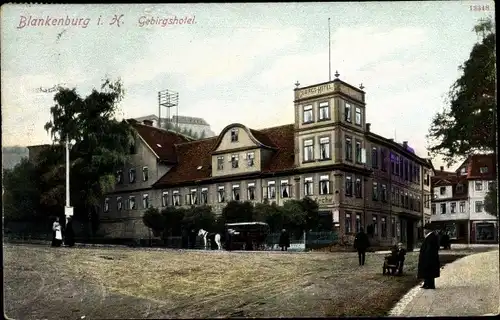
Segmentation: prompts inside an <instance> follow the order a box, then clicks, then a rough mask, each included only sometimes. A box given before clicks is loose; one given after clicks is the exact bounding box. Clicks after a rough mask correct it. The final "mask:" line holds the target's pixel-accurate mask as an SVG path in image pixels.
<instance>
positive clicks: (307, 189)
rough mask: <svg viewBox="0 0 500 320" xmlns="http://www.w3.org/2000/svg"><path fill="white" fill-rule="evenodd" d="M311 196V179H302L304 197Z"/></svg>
mask: <svg viewBox="0 0 500 320" xmlns="http://www.w3.org/2000/svg"><path fill="white" fill-rule="evenodd" d="M312 195H313V178H312V177H309V178H305V179H304V196H312Z"/></svg>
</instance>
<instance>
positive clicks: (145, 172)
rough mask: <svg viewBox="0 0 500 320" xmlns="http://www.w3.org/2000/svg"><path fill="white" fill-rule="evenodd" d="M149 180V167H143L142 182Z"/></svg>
mask: <svg viewBox="0 0 500 320" xmlns="http://www.w3.org/2000/svg"><path fill="white" fill-rule="evenodd" d="M148 179H149V171H148V167H143V168H142V181H148Z"/></svg>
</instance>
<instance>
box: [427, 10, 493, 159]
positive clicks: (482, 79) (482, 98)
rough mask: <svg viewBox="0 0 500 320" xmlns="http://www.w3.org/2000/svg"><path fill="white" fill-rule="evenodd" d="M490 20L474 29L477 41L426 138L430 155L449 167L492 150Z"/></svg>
mask: <svg viewBox="0 0 500 320" xmlns="http://www.w3.org/2000/svg"><path fill="white" fill-rule="evenodd" d="M494 30H495V29H494V24H493V22H492V21H491V18H488V19H485V20H480V21H479V23H478V24H477V25H476V26H475V27H474V30H473V31H475V32H476V34H478V36H479V37H480V39H481V40H480V42H478V43H476V44H475V45H474V47H473V48H472V51H471V53H470V56H469V59H468V60H467V61H465V62H464V64H463V65H462V66H460V67H459V70H461V71H462V75H461V76H460V78H458V79H457V81H456V82H455V83H454V84H453V86H452V87H451V88H450V91H449V93H448V101H447V103H448V104H449V105H448V106H447V107H446V108H445V109H444V110H443V111H441V112H438V113H437V114H436V115H435V116H434V118H433V120H432V123H431V127H430V129H429V134H428V136H427V138H428V143H429V148H428V149H429V152H430V153H431V154H432V155H433V156H438V155H439V156H442V157H443V159H444V160H445V161H446V162H447V163H448V165H452V164H453V163H455V162H457V161H459V160H460V158H464V157H467V156H468V155H470V154H473V153H477V152H489V151H494V150H495V147H496V141H495V130H496V128H495V125H496V124H495V117H496V108H497V106H496V98H495V94H496V91H495V90H496V56H495V50H496V46H495V45H496V41H495V32H494Z"/></svg>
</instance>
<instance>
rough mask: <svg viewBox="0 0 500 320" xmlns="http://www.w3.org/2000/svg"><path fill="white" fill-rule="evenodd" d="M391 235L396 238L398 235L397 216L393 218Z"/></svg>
mask: <svg viewBox="0 0 500 320" xmlns="http://www.w3.org/2000/svg"><path fill="white" fill-rule="evenodd" d="M391 236H392V237H393V238H394V237H395V236H396V218H394V217H392V218H391Z"/></svg>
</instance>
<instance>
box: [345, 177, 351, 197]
mask: <svg viewBox="0 0 500 320" xmlns="http://www.w3.org/2000/svg"><path fill="white" fill-rule="evenodd" d="M345 195H346V196H348V197H352V177H351V176H345Z"/></svg>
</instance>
